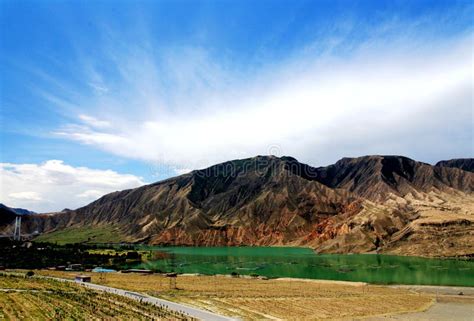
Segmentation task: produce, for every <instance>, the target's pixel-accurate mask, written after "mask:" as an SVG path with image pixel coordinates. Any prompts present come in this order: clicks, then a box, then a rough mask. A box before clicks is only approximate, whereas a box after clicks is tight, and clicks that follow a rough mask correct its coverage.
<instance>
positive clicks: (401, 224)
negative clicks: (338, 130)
mask: <svg viewBox="0 0 474 321" xmlns="http://www.w3.org/2000/svg"><path fill="white" fill-rule="evenodd" d="M473 182H474V174H473V173H471V172H468V171H464V170H461V169H458V168H451V167H444V166H431V165H429V164H425V163H421V162H417V161H414V160H412V159H409V158H406V157H401V156H365V157H359V158H344V159H341V160H340V161H338V162H337V163H335V164H334V165H330V166H327V167H318V168H315V167H311V166H309V165H306V164H302V163H300V162H298V161H297V160H296V159H294V158H292V157H281V158H278V157H274V156H257V157H254V158H249V159H242V160H234V161H229V162H226V163H222V164H218V165H215V166H211V167H209V168H206V169H203V170H196V171H193V172H191V173H188V174H184V175H181V176H178V177H174V178H170V179H167V180H164V181H161V182H158V183H155V184H151V185H146V186H142V187H139V188H135V189H130V190H125V191H119V192H114V193H111V194H108V195H105V196H103V197H101V198H100V199H98V200H96V201H95V202H92V203H91V204H89V205H87V206H84V207H82V208H79V209H77V210H73V211H66V212H59V213H51V214H41V215H33V216H28V217H26V219H25V229H27V230H30V231H33V230H38V231H40V232H43V233H44V234H43V235H41V236H40V237H39V239H40V240H41V239H43V240H50V241H52V240H58V239H59V238H60V237H64V236H65V235H68V233H69V234H72V235H73V236H74V237H76V240H82V241H92V242H93V241H99V240H100V241H104V240H108V241H111V242H119V241H125V242H145V243H150V244H172V245H205V246H215V245H299V246H311V247H313V248H314V249H315V250H316V251H317V252H322V253H326V252H327V253H360V252H374V251H379V252H387V253H397V254H407V255H423V256H457V255H473V254H474V242H473V240H474V234H473V232H472V230H473V229H472V226H473V224H474V217H473V213H474V194H473V192H474V186H473ZM81 235H84V239H80V236H81ZM69 236H70V235H69Z"/></svg>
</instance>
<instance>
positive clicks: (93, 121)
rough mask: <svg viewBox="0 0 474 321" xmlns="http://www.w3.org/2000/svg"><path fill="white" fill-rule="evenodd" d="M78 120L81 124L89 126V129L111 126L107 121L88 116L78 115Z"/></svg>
mask: <svg viewBox="0 0 474 321" xmlns="http://www.w3.org/2000/svg"><path fill="white" fill-rule="evenodd" d="M79 119H80V120H82V122H84V123H85V124H86V125H89V126H91V127H96V128H107V127H110V126H111V124H110V122H108V121H104V120H98V119H97V118H94V117H92V116H88V115H79Z"/></svg>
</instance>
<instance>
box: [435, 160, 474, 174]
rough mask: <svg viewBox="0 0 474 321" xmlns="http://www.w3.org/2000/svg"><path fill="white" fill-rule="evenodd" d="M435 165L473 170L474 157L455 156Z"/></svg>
mask: <svg viewBox="0 0 474 321" xmlns="http://www.w3.org/2000/svg"><path fill="white" fill-rule="evenodd" d="M436 166H442V167H454V168H460V169H462V170H465V171H469V172H474V158H456V159H450V160H444V161H440V162H438V163H436Z"/></svg>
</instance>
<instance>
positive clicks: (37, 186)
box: [0, 160, 144, 212]
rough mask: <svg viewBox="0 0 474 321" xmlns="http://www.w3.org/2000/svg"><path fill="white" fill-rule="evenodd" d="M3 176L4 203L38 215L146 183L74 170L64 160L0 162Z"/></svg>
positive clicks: (0, 188) (0, 187)
mask: <svg viewBox="0 0 474 321" xmlns="http://www.w3.org/2000/svg"><path fill="white" fill-rule="evenodd" d="M0 177H1V184H0V199H1V201H2V202H3V203H5V204H7V205H8V206H12V207H23V208H27V209H30V210H34V211H36V212H48V211H59V210H62V209H63V208H76V207H80V206H84V205H86V204H88V203H89V202H91V201H93V200H95V199H97V198H98V197H100V196H102V195H104V194H107V193H110V192H113V191H117V190H123V189H126V188H133V187H137V186H140V185H143V184H144V182H143V180H142V179H141V178H140V177H137V176H134V175H128V174H120V173H117V172H114V171H111V170H97V169H90V168H87V167H73V166H70V165H67V164H64V162H62V161H60V160H49V161H46V162H44V163H41V164H11V163H0Z"/></svg>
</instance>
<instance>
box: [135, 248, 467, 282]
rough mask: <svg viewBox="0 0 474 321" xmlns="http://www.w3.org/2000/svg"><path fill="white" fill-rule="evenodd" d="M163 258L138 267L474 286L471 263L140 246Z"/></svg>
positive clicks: (303, 251) (299, 251)
mask: <svg viewBox="0 0 474 321" xmlns="http://www.w3.org/2000/svg"><path fill="white" fill-rule="evenodd" d="M142 249H149V250H153V251H159V252H163V253H166V256H167V258H164V259H158V260H154V261H150V262H147V263H142V264H140V265H139V266H136V267H139V268H147V269H155V270H161V271H166V272H170V271H174V272H178V273H201V274H209V275H212V274H231V273H232V272H236V273H238V274H245V275H251V274H258V275H261V276H267V277H270V278H274V277H293V278H307V279H326V280H341V281H362V282H369V283H376V284H424V285H458V286H474V262H473V261H465V260H451V259H450V260H447V259H446V260H445V259H427V258H419V257H405V256H393V255H378V254H349V255H336V254H323V255H318V254H315V253H314V252H313V251H312V250H311V249H308V248H294V247H291V248H290V247H142Z"/></svg>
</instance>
